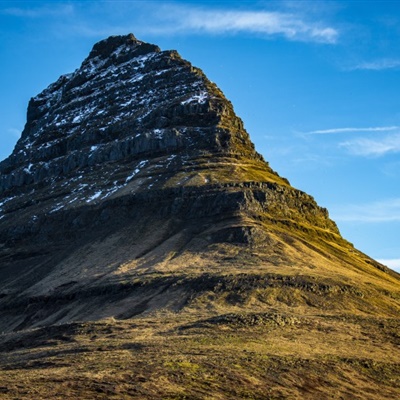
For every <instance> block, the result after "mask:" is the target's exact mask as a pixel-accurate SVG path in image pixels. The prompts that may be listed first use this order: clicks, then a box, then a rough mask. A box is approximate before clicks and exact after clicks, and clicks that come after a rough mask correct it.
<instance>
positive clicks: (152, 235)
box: [0, 35, 384, 329]
mask: <svg viewBox="0 0 400 400" xmlns="http://www.w3.org/2000/svg"><path fill="white" fill-rule="evenodd" d="M243 252H244V253H246V252H247V253H246V254H247V256H246V257H247V260H248V259H253V258H254V254H256V253H257V254H258V256H257V257H260V258H259V259H260V260H263V261H262V265H263V267H262V268H269V267H270V266H272V267H273V268H276V267H277V266H282V267H284V268H287V267H288V266H293V268H294V266H296V268H303V267H304V268H310V265H312V268H316V267H315V265H317V266H321V268H329V267H330V266H331V265H336V264H335V263H338V264H340V263H342V264H340V265H347V266H349V265H352V263H353V262H354V263H358V262H361V261H360V260H363V259H366V256H364V255H361V253H358V252H356V251H355V250H354V249H353V247H352V246H351V245H350V244H349V243H347V242H346V241H344V239H342V238H341V236H340V234H339V232H338V229H337V227H336V225H335V223H334V222H333V221H331V220H330V219H329V216H328V213H327V211H326V210H325V209H324V208H321V207H319V206H318V205H317V204H316V203H315V201H314V200H313V198H312V197H311V196H309V195H307V194H306V193H303V192H301V191H299V190H296V189H294V188H293V187H291V186H290V184H289V182H288V181H287V180H286V179H284V178H281V177H280V176H279V175H278V174H277V173H275V172H274V171H272V170H271V168H270V167H269V166H268V163H266V162H265V161H264V160H263V158H262V157H261V156H260V155H259V154H258V153H257V152H256V151H255V150H254V146H253V144H252V143H251V141H250V139H249V135H248V134H247V132H246V131H245V129H244V127H243V124H242V121H241V120H240V118H238V117H237V116H236V115H235V113H234V111H233V107H232V104H231V103H230V102H229V101H228V100H227V99H226V98H225V97H224V95H223V94H222V92H221V91H220V90H219V89H218V88H217V87H216V85H215V84H213V83H211V82H210V81H209V80H208V79H207V78H206V77H205V75H204V74H203V73H202V72H201V71H200V70H199V69H197V68H195V67H193V66H192V65H191V64H190V63H189V62H187V61H185V60H183V59H182V58H181V57H180V56H179V55H178V54H177V53H176V52H175V51H161V50H160V49H159V48H158V47H157V46H155V45H152V44H148V43H144V42H141V41H139V40H137V39H136V38H135V37H134V36H133V35H127V36H117V37H110V38H108V39H106V40H103V41H101V42H99V43H97V44H96V45H95V46H94V47H93V50H92V51H91V53H90V54H89V56H88V57H87V58H86V59H85V60H84V61H83V63H82V65H81V67H80V68H79V69H77V70H76V71H75V72H73V73H72V74H69V75H64V76H61V77H60V78H59V79H58V80H57V82H55V83H53V84H52V85H50V86H49V87H48V88H47V89H45V90H44V91H43V92H42V93H40V94H39V95H37V96H36V97H34V98H32V99H31V101H30V103H29V107H28V115H27V123H26V126H25V129H24V131H23V132H22V136H21V138H20V140H19V141H18V143H17V145H16V147H15V150H14V151H13V153H12V154H11V155H10V157H8V158H7V159H6V160H4V161H2V162H1V163H0V263H1V267H0V282H1V284H0V310H3V311H4V310H7V313H3V315H5V317H4V318H3V319H0V329H1V327H2V326H3V327H4V326H7V329H21V328H25V327H28V326H34V325H35V324H46V323H54V322H60V321H70V320H74V319H79V318H83V317H84V318H94V319H96V318H102V317H106V316H110V315H113V312H114V311H113V307H114V306H110V307H111V308H110V307H109V308H105V309H104V310H103V312H102V313H100V314H98V313H97V311H98V306H97V305H98V304H101V303H102V302H104V301H105V300H104V299H105V297H104V296H106V294H107V296H108V295H109V297H108V300H107V301H108V302H109V303H110V304H114V303H113V302H115V301H117V300H118V302H121V301H122V303H123V305H120V306H118V307H119V308H118V315H131V314H132V315H133V314H134V313H133V311H132V310H131V311H129V304H128V302H124V301H123V298H124V296H125V297H129V298H130V299H131V301H132V302H139V304H142V303H143V301H142V300H140V299H141V298H142V296H145V297H146V296H147V297H146V298H148V299H149V301H148V303H149V304H152V303H151V301H150V299H151V296H153V294H154V293H157V299H158V300H157V302H155V303H154V304H157V306H155V305H151V306H148V307H147V306H146V307H147V308H146V307H145V306H143V304H142V305H141V306H140V307H139V306H138V308H137V309H140V310H142V311H143V312H145V311H146V310H148V309H149V307H150V308H152V309H154V308H157V307H167V308H168V307H172V305H171V304H175V305H174V306H173V307H178V306H177V305H176V304H178V303H179V304H181V303H182V304H187V301H188V300H187V301H186V300H185V301H183V300H182V301H180V302H178V303H176V302H175V301H171V300H170V299H169V298H167V297H165V298H164V297H163V296H164V295H163V294H162V293H163V292H162V291H161V292H160V291H159V290H158V289H157V287H158V286H157V285H158V282H159V281H158V280H157V285H156V286H157V287H156V288H155V289H154V288H153V289H154V290H153V289H152V291H151V293H153V294H151V293H150V292H148V293H147V294H146V293H144V292H143V291H144V289H141V291H139V292H137V291H135V290H136V289H135V288H137V287H141V285H142V284H141V283H140V284H139V283H137V282H141V281H142V280H143V282H145V281H146V279H148V277H149V276H153V275H152V274H155V273H156V274H161V275H162V276H164V275H165V276H166V277H167V276H169V277H171V276H172V275H173V276H175V275H176V274H177V273H178V272H179V274H180V275H179V276H181V275H182V276H185V274H187V273H189V272H190V274H191V275H193V274H194V275H196V274H200V275H201V274H202V273H204V271H219V272H218V273H223V274H226V273H228V272H229V271H231V272H232V273H237V272H238V271H241V272H242V271H243V270H244V271H245V270H246V268H253V265H254V264H252V263H250V262H249V261H246V257H245V258H243V255H242V253H243ZM244 253H243V254H244ZM227 254H228V255H229V254H233V255H234V256H232V255H231V256H228V255H227ZM353 254H356V255H357V261H355V259H354V260H353V258H352V257H353ZM354 257H355V256H354ZM243 260H245V261H243ZM310 260H311V261H310ZM318 260H320V261H318ZM362 262H364V261H362ZM368 263H369V265H373V266H374V267H375V266H377V267H378V268H381V269H383V268H384V267H383V266H380V265H378V264H377V263H375V262H374V261H373V260H370V259H368ZM314 264H315V265H314ZM260 265H261V264H260ZM260 268H261V266H260ZM221 271H222V272H221ZM207 273H208V272H207ZM157 279H158V278H157ZM160 279H161V280H162V279H163V278H160ZM166 279H167V278H166ZM168 279H169V280H167V281H168V282H170V283H168V285H172V286H173V285H174V284H175V283H174V284H173V283H171V282H177V281H179V279H180V278H179V279H178V278H176V277H175V278H168ZM216 279H217V278H216ZM132 280H134V281H135V282H136V283H135V284H132V285H128V286H126V285H125V283H123V282H131V281H132ZM200 280H201V279H200ZM167 281H166V282H167ZM146 282H147V281H146ZM185 282H186V281H185ZM142 286H143V287H146V285H145V284H144V283H143V285H142ZM161 286H162V285H161ZM120 287H124V288H125V289H126V288H128V289H129V290H128V289H126V290H125V289H124V291H123V294H121V295H118V296H116V297H115V296H114V294H115V290H116V289H115V288H120ZM196 287H197V286H196ZM113 288H114V289H113ZM118 290H119V289H118ZM171 290H172V292H173V290H174V289H171ZM180 290H182V293H181V294H180V296H183V297H182V299H185V298H186V297H185V296H189V294H188V293H190V296H191V298H194V297H193V296H194V295H193V288H192V287H189V286H188V287H187V288H185V287H182V288H181V289H180ZM201 290H202V289H199V291H200V292H201ZM204 290H206V289H204ZM207 290H208V289H207ZM296 290H297V289H296ZM185 291H186V292H185ZM200 292H199V293H200ZM83 293H85V295H83ZM88 293H89V294H88ZM110 293H111V294H110ZM124 293H125V294H124ZM185 293H186V294H185ZM96 296H97V297H96ZM99 296H100V297H99ZM101 296H103V297H101ZM121 296H122V297H121ZM154 296H155V294H154ZM190 296H189V297H190ZM89 298H90V301H89V300H88V299H89ZM35 299H36V300H35ZM38 299H39V300H38ZM48 299H51V301H50V300H49V301H48ZM57 299H58V300H57ZM68 299H70V300H71V302H72V300H73V302H72V303H73V304H74V305H73V306H72V305H71V304H72V303H69V300H68ZM121 299H122V300H121ZM146 301H147V300H146ZM85 302H90V304H92V306H93V304H96V306H93V308H87V307H88V304H89V303H85ZM163 302H164V303H163ZM31 303H34V304H37V305H38V304H40V305H38V306H37V307H36V306H35V307H33V306H32V307H30V306H29V307H27V306H26V305H27V304H28V305H29V304H31ZM50 303H51V307H50V305H49V304H50ZM122 303H121V304H122ZM46 304H47V305H46ZM85 304H86V306H87V307H86V309H85ZM146 304H147V303H146ZM135 307H136V306H135ZM80 309H81V310H82V313H80V311H77V310H80ZM10 310H14V311H10ZM89 310H92V311H89ZM142 311H141V312H142ZM96 313H97V314H96ZM90 316H91V317H90ZM7 321H8V322H7ZM10 321H13V322H12V323H11V322H10Z"/></svg>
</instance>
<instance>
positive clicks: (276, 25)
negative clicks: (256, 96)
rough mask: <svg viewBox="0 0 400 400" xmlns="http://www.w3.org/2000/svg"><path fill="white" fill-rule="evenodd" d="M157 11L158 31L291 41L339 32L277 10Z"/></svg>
mask: <svg viewBox="0 0 400 400" xmlns="http://www.w3.org/2000/svg"><path fill="white" fill-rule="evenodd" d="M166 7H167V8H168V12H164V11H165V9H166V8H164V11H163V13H162V14H159V15H160V16H161V17H162V18H161V19H162V20H164V22H169V23H163V24H161V25H160V26H158V27H157V28H155V30H156V31H157V33H161V32H166V33H180V32H185V33H208V34H236V33H250V34H258V35H264V36H267V37H271V36H283V37H285V38H286V39H288V40H291V41H304V42H318V43H336V41H337V39H338V37H339V32H338V30H337V29H335V28H333V27H331V26H328V25H326V24H323V23H320V22H315V21H309V20H306V19H305V18H304V17H302V16H301V15H300V14H295V13H285V12H278V11H243V10H238V11H236V10H222V9H220V10H208V9H204V8H198V7H188V6H184V7H182V6H173V7H171V6H170V5H168V6H166Z"/></svg>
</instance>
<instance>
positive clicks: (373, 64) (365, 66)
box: [350, 58, 400, 71]
mask: <svg viewBox="0 0 400 400" xmlns="http://www.w3.org/2000/svg"><path fill="white" fill-rule="evenodd" d="M397 68H400V60H399V59H391V58H384V59H382V60H375V61H369V62H362V63H360V64H357V65H355V66H353V67H351V68H350V69H351V70H371V71H382V70H386V69H397Z"/></svg>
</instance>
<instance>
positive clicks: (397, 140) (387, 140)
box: [340, 133, 400, 157]
mask: <svg viewBox="0 0 400 400" xmlns="http://www.w3.org/2000/svg"><path fill="white" fill-rule="evenodd" d="M340 146H341V147H344V148H346V149H347V150H348V151H349V152H350V153H351V154H354V155H357V156H375V157H379V156H383V155H385V154H387V153H398V152H400V133H396V134H393V135H388V136H385V137H384V138H381V139H370V138H357V139H353V140H348V141H345V142H342V143H340Z"/></svg>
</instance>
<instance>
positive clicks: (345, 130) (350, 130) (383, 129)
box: [307, 126, 400, 135]
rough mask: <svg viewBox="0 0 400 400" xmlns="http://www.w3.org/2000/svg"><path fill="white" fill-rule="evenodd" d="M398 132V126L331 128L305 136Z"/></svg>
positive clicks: (399, 128) (308, 133) (399, 127)
mask: <svg viewBox="0 0 400 400" xmlns="http://www.w3.org/2000/svg"><path fill="white" fill-rule="evenodd" d="M395 130H400V126H376V127H368V128H333V129H319V130H316V131H311V132H307V135H330V134H335V133H359V132H388V131H395Z"/></svg>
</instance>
